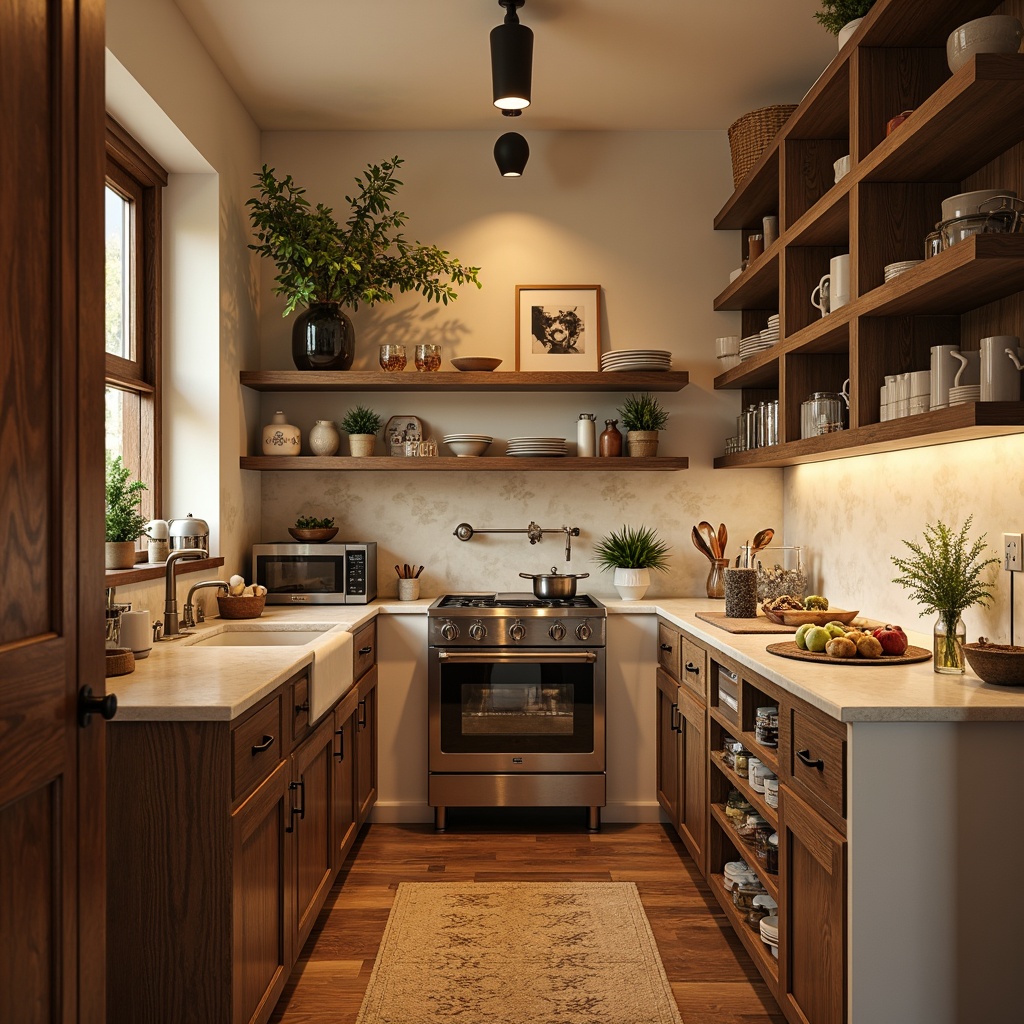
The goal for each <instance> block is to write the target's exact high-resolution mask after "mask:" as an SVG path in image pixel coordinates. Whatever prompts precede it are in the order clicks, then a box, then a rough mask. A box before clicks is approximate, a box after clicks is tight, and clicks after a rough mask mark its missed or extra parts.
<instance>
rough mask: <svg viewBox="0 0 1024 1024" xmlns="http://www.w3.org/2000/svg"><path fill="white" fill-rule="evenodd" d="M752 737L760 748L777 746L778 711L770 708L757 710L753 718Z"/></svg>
mask: <svg viewBox="0 0 1024 1024" xmlns="http://www.w3.org/2000/svg"><path fill="white" fill-rule="evenodd" d="M754 736H755V738H756V739H757V742H758V743H760V744H761V746H762V747H777V746H778V745H779V709H778V708H777V707H775V706H774V705H772V706H765V707H763V708H758V709H757V711H756V712H755V717H754Z"/></svg>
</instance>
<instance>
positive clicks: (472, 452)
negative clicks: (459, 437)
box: [445, 440, 491, 459]
mask: <svg viewBox="0 0 1024 1024" xmlns="http://www.w3.org/2000/svg"><path fill="white" fill-rule="evenodd" d="M445 444H446V445H447V446H448V447H449V448H450V449H451V450H452V451H453V452H454V453H455V455H456V457H457V458H460V459H468V458H472V457H473V456H476V455H483V453H484V452H485V451H487V449H488V448H490V446H491V442H490V441H455V440H452V441H445Z"/></svg>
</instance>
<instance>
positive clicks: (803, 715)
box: [788, 707, 846, 818]
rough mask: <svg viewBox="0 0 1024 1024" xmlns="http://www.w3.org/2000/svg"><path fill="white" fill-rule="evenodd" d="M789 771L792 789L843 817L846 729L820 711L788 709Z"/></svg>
mask: <svg viewBox="0 0 1024 1024" xmlns="http://www.w3.org/2000/svg"><path fill="white" fill-rule="evenodd" d="M790 729H791V733H790V736H791V740H790V748H789V749H790V757H789V766H788V767H789V771H790V774H791V776H792V779H793V785H794V788H795V789H796V790H797V791H798V792H801V793H802V794H803V795H804V796H805V797H810V799H811V801H812V802H815V801H816V802H819V803H821V804H823V805H824V807H826V808H829V809H831V810H832V811H834V812H835V813H836V814H837V815H839V817H840V818H845V817H846V726H845V725H843V724H842V723H841V722H837V721H835V720H834V719H831V718H829V717H828V716H827V715H823V714H821V713H820V712H814V711H805V710H804V709H802V708H798V707H792V708H790Z"/></svg>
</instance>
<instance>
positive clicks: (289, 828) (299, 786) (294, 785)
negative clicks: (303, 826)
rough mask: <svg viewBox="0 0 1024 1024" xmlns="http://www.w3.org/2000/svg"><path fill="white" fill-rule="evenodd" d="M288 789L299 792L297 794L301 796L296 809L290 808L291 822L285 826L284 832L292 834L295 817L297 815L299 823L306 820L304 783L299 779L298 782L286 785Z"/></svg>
mask: <svg viewBox="0 0 1024 1024" xmlns="http://www.w3.org/2000/svg"><path fill="white" fill-rule="evenodd" d="M288 788H289V789H297V790H299V792H300V794H301V796H302V803H301V804H299V806H298V807H293V808H292V816H291V820H290V821H289V822H288V824H287V825H286V826H285V832H294V831H295V815H296V814H297V815H298V816H299V821H305V820H306V783H305V782H304V781H303V780H301V779H300V780H299V781H298V782H289V783H288Z"/></svg>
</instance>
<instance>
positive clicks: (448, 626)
mask: <svg viewBox="0 0 1024 1024" xmlns="http://www.w3.org/2000/svg"><path fill="white" fill-rule="evenodd" d="M458 635H459V627H458V626H456V625H455V623H454V622H452V621H451V619H449V620H448V621H447V622H446V623H444V625H442V626H441V636H442V637H444V639H445V640H449V641H450V640H454V639H455V638H456V637H457V636H458Z"/></svg>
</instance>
